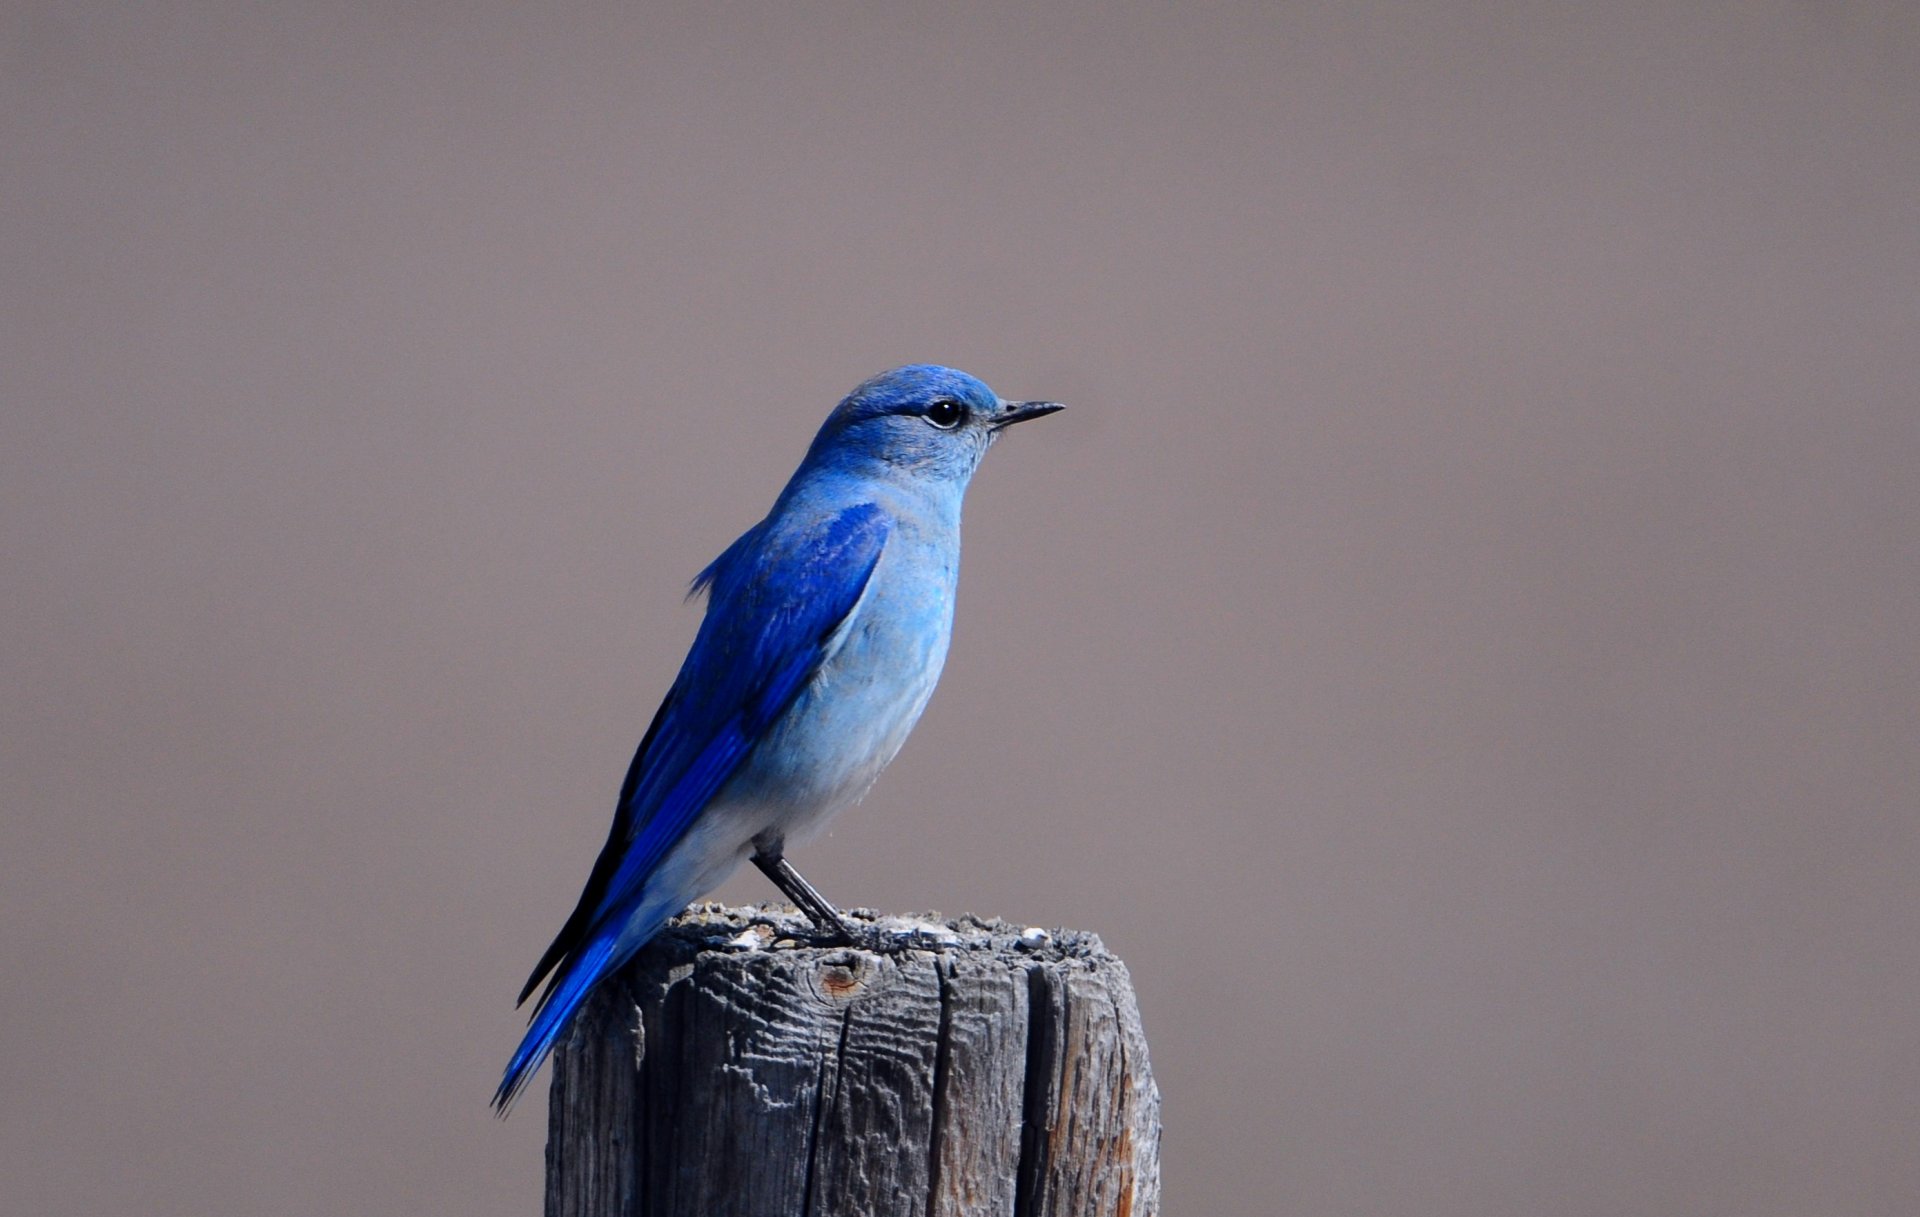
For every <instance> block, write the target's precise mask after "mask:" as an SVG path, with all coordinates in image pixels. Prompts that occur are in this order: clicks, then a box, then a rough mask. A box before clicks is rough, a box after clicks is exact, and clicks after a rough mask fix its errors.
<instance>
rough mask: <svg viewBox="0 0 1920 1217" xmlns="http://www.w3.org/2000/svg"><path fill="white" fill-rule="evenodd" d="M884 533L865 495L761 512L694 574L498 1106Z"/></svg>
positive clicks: (795, 674) (804, 668)
mask: <svg viewBox="0 0 1920 1217" xmlns="http://www.w3.org/2000/svg"><path fill="white" fill-rule="evenodd" d="M890 531H891V521H890V520H889V519H888V518H887V515H886V513H885V512H883V511H882V510H881V509H880V508H879V507H878V506H876V505H875V504H872V503H862V504H859V505H857V506H854V507H849V508H847V509H845V510H843V511H841V512H839V513H838V514H837V515H835V516H832V517H830V518H828V519H826V520H825V521H822V522H818V523H816V524H815V526H814V527H812V528H804V529H783V530H780V531H779V532H774V531H772V530H770V529H769V528H768V526H767V524H765V523H762V524H760V525H756V526H755V527H754V528H753V529H750V530H749V531H748V532H747V533H746V534H745V535H743V536H742V537H741V538H740V539H739V540H738V541H736V542H734V543H733V545H731V546H729V547H728V548H727V550H726V551H725V552H724V553H722V554H721V555H720V557H719V558H718V559H716V560H715V561H714V563H713V564H712V565H711V566H709V567H708V568H707V569H706V570H704V571H702V572H701V573H700V575H699V577H698V578H697V579H696V580H695V581H694V585H693V590H694V591H695V592H698V591H700V590H702V589H705V590H707V591H708V605H707V615H706V618H705V620H704V621H702V623H701V626H700V632H699V634H698V635H697V636H696V637H695V639H694V643H693V647H692V649H691V650H690V651H689V652H688V654H687V659H686V662H685V663H684V664H682V665H681V669H680V675H679V677H678V678H677V679H676V680H675V681H674V685H673V688H672V690H671V691H669V692H668V694H667V696H666V699H665V700H664V701H663V702H662V703H661V706H660V710H659V712H658V713H656V714H655V716H654V720H653V724H652V726H651V727H649V728H648V731H647V735H646V737H645V738H644V739H643V740H642V741H641V744H640V749H639V751H638V752H637V753H636V754H635V756H634V761H633V765H632V767H631V768H630V769H629V770H628V773H627V779H626V782H625V784H624V785H623V787H622V789H621V792H620V801H619V805H618V807H617V808H616V809H615V813H614V823H613V828H612V831H611V832H610V833H609V834H608V838H607V843H606V845H605V846H604V847H603V848H602V850H601V852H600V857H599V859H598V860H597V861H596V862H595V863H594V868H593V874H592V875H591V876H590V877H589V879H588V881H587V887H586V890H585V891H584V892H582V893H581V896H580V903H579V905H578V906H577V907H576V908H575V909H574V912H573V915H572V916H571V917H569V918H568V920H567V924H566V926H565V927H564V928H563V929H562V930H561V931H560V935H559V936H558V937H557V938H555V939H554V941H553V945H552V946H550V947H548V949H547V953H546V955H545V956H544V957H543V958H542V959H541V962H540V965H539V966H538V967H536V968H535V970H534V974H533V976H532V977H530V978H529V979H528V981H527V986H526V988H525V990H523V991H522V993H521V999H522V1000H523V1001H524V1000H525V998H526V996H527V995H528V994H529V993H531V992H532V991H533V989H534V987H535V986H536V985H538V984H539V983H540V979H541V978H542V977H543V976H545V975H547V973H549V972H552V974H553V976H552V979H551V980H550V981H549V982H548V986H547V990H546V992H545V993H544V994H542V995H541V998H540V1001H539V1003H538V1004H537V1005H536V1006H535V1008H534V1013H533V1019H532V1025H531V1026H530V1027H529V1028H528V1029H527V1035H526V1038H525V1039H524V1040H522V1042H521V1044H520V1048H519V1050H518V1051H516V1052H515V1053H514V1055H513V1059H512V1060H511V1061H510V1062H509V1063H508V1065H507V1070H506V1076H505V1077H504V1078H503V1079H502V1081H501V1083H500V1089H499V1090H498V1091H497V1092H496V1093H495V1095H494V1106H495V1107H496V1108H498V1109H499V1110H501V1111H505V1110H506V1108H507V1106H508V1105H509V1104H510V1103H511V1102H512V1101H513V1099H514V1096H515V1095H517V1094H518V1092H519V1090H520V1089H521V1087H522V1086H524V1085H525V1084H526V1082H527V1080H528V1079H529V1078H530V1077H531V1076H532V1074H533V1072H534V1070H536V1069H538V1068H539V1065H540V1062H541V1061H542V1060H543V1059H545V1057H546V1055H547V1053H548V1052H549V1051H550V1050H551V1049H552V1046H553V1043H554V1041H555V1040H557V1039H558V1038H559V1035H560V1032H561V1031H562V1029H563V1028H564V1027H565V1025H566V1022H567V1020H568V1018H570V1017H571V1016H572V1014H573V1012H574V1011H575V1010H576V1009H578V1008H579V1006H580V1004H581V1002H583V1001H585V1000H586V997H587V994H588V993H590V992H591V991H592V989H593V987H594V985H595V984H597V983H598V982H599V981H600V980H601V979H602V978H603V977H605V976H606V975H608V974H609V973H611V972H613V971H614V970H615V969H617V968H618V967H619V966H620V965H621V964H623V963H625V962H626V955H625V954H620V955H618V956H617V957H616V952H615V949H614V948H615V943H616V940H618V939H620V938H622V937H623V935H624V936H625V937H626V939H627V941H628V942H630V943H631V942H633V941H634V940H635V939H636V938H637V937H638V936H636V935H632V934H629V933H628V931H629V930H630V929H631V928H633V927H629V925H628V924H627V923H628V919H629V917H630V916H631V915H632V914H633V912H634V911H635V910H636V909H637V908H638V907H639V905H640V902H641V898H642V896H643V895H644V893H645V890H646V884H647V880H648V878H649V877H650V876H651V875H652V874H653V871H654V869H655V868H656V867H658V866H659V864H660V862H661V860H662V859H664V858H665V857H666V855H667V852H668V851H669V850H671V849H672V848H673V846H674V845H675V844H676V843H678V842H679V840H680V838H681V837H682V836H684V835H685V834H686V831H687V829H688V827H689V826H690V825H691V824H692V823H693V821H694V818H695V817H696V816H698V815H699V814H700V812H701V810H702V809H704V808H705V807H706V805H707V804H708V803H709V802H710V801H711V800H712V799H713V797H714V795H715V794H717V793H718V792H719V790H720V788H721V787H722V786H724V785H725V784H726V782H727V779H728V778H730V777H732V776H733V774H734V772H735V771H736V770H737V769H738V768H739V766H740V762H741V761H742V759H744V758H745V756H746V755H747V753H748V752H749V751H750V750H751V747H752V744H753V742H754V741H755V740H757V739H758V738H759V737H760V734H761V732H763V731H764V730H765V729H766V727H767V726H768V725H769V724H771V723H772V722H773V721H775V720H776V719H778V718H779V717H780V715H781V714H783V713H785V711H786V709H787V707H788V706H790V705H792V703H793V700H794V698H795V697H796V696H798V695H799V693H800V690H801V689H802V688H804V687H805V686H806V684H807V682H808V681H810V680H812V679H813V676H814V674H815V673H817V672H818V671H819V668H820V664H821V663H822V661H823V660H824V658H825V654H826V642H827V640H828V639H829V638H830V637H831V636H832V635H833V633H834V631H835V630H836V629H838V628H839V626H840V624H841V623H842V622H843V621H845V619H846V617H847V615H848V614H849V613H851V612H852V611H853V609H854V606H855V605H857V604H858V603H859V602H860V597H861V595H862V594H863V593H864V592H865V591H866V587H867V582H868V580H869V579H871V578H872V576H873V570H874V567H875V566H876V565H878V563H879V561H880V554H881V551H882V549H884V548H885V546H886V541H887V536H888V533H889V532H890ZM673 911H677V910H673ZM668 915H670V913H669V914H668ZM657 928H658V927H657V926H654V927H645V929H646V933H647V934H651V933H652V931H653V930H654V929H657ZM627 953H628V954H630V953H631V952H630V951H629V952H627Z"/></svg>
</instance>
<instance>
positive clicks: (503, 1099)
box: [493, 365, 1061, 1112]
mask: <svg viewBox="0 0 1920 1217" xmlns="http://www.w3.org/2000/svg"><path fill="white" fill-rule="evenodd" d="M1060 408H1061V407H1060V406H1059V405H1058V404H1057V403H1055V402H1047V401H1002V400H1001V399H1000V398H998V397H996V396H995V395H994V393H993V390H991V389H989V388H987V386H986V385H984V384H982V383H981V382H980V381H978V380H976V379H974V378H973V377H971V376H969V375H967V374H966V373H964V372H958V371H955V370H954V369H952V368H942V367H933V366H930V365H913V366H909V367H904V368H895V369H894V370H893V371H891V372H883V373H881V374H880V375H878V376H876V377H874V378H873V379H872V380H869V381H867V382H866V383H865V384H862V385H861V386H860V387H858V388H856V389H855V390H854V391H853V392H852V393H851V394H849V395H848V396H847V398H846V400H844V401H842V402H841V403H840V404H839V405H838V406H836V407H835V408H834V410H833V413H832V414H830V415H828V416H827V421H826V423H825V424H824V425H822V426H821V428H820V433H819V434H818V435H816V436H815V437H814V440H813V446H812V447H811V448H809V449H808V450H807V455H806V459H804V460H802V461H801V462H800V468H799V469H797V470H796V471H795V472H794V475H793V477H792V479H791V480H789V481H788V482H787V486H786V489H785V490H782V491H781V492H780V497H779V498H778V499H777V500H775V502H774V504H773V510H772V511H770V512H768V513H767V518H766V519H764V520H762V521H760V522H759V523H758V524H755V525H754V526H753V527H752V528H749V529H748V530H747V531H746V533H745V534H744V535H742V536H741V538H740V539H739V540H737V541H735V542H734V543H733V544H732V545H729V546H728V547H727V549H726V551H725V552H724V553H722V554H721V555H720V556H719V557H718V558H716V559H714V562H713V564H712V565H711V566H709V567H707V569H705V570H703V571H701V572H700V574H699V576H698V577H697V578H696V579H694V581H693V592H695V593H698V592H701V591H705V592H706V593H707V612H706V617H705V619H704V620H703V621H702V622H701V623H700V631H699V633H698V635H696V636H695V638H694V640H693V648H692V650H690V651H688V652H687V658H686V661H685V662H684V663H682V664H681V665H680V675H679V676H678V677H677V678H676V679H675V680H674V682H673V688H671V689H669V690H668V691H667V696H666V700H664V701H663V702H661V703H660V709H659V710H658V711H657V712H656V713H655V714H654V716H653V724H652V725H651V726H650V727H648V728H647V733H646V736H645V737H644V738H643V739H642V740H641V741H640V750H639V752H638V753H637V754H636V755H635V756H634V758H633V765H632V767H631V768H629V769H628V771H627V780H626V782H625V783H624V784H623V785H622V786H621V788H620V798H619V801H618V802H617V803H616V804H615V805H614V816H613V829H612V831H611V832H610V833H608V835H607V843H606V845H605V846H604V847H603V848H602V849H601V851H600V857H599V858H598V860H596V861H595V862H594V864H593V873H592V874H591V875H590V876H589V877H588V879H587V886H586V890H585V891H584V892H582V893H581V895H580V903H579V906H578V907H576V908H575V909H574V910H573V915H572V916H571V917H569V918H567V923H566V925H565V926H564V927H562V929H561V930H560V934H559V936H558V937H556V938H555V939H554V940H553V945H552V946H550V947H548V948H547V953H546V954H545V955H544V956H542V957H541V959H540V963H539V965H538V966H537V967H535V968H534V970H533V975H532V976H531V977H529V978H528V979H527V985H526V988H524V989H522V990H521V992H520V1000H521V1001H522V1002H524V1001H526V999H527V996H528V995H529V994H530V993H532V992H533V990H534V988H535V986H537V985H538V984H539V983H540V981H541V979H542V978H547V977H549V976H550V979H548V980H547V987H546V991H545V992H544V993H542V994H541V996H540V1000H539V1002H538V1003H537V1004H536V1005H535V1007H534V1011H533V1018H532V1025H531V1026H530V1027H529V1028H528V1030H527V1035H526V1038H525V1039H524V1040H522V1041H521V1044H520V1048H519V1050H518V1051H516V1052H515V1053H514V1054H513V1059H512V1060H511V1061H509V1062H508V1063H507V1069H506V1076H505V1078H503V1079H502V1080H501V1083H500V1089H499V1090H498V1091H497V1092H495V1094H494V1098H493V1103H494V1107H495V1108H496V1109H498V1110H499V1111H501V1112H505V1111H506V1109H507V1107H508V1106H509V1105H510V1104H511V1103H512V1102H513V1100H514V1098H515V1096H516V1095H518V1094H519V1092H520V1090H521V1088H522V1087H524V1086H525V1085H526V1084H527V1081H528V1080H529V1079H530V1078H531V1077H532V1076H533V1073H534V1071H535V1070H537V1069H538V1068H539V1067H540V1062H541V1061H543V1060H545V1059H546V1056H547V1053H548V1052H549V1051H551V1050H552V1048H553V1044H554V1041H555V1040H556V1039H558V1038H559V1036H560V1032H561V1031H562V1029H564V1028H565V1026H566V1024H567V1020H568V1019H569V1018H570V1017H572V1015H573V1013H574V1011H576V1010H578V1009H579V1008H580V1005H581V1003H582V1002H584V1001H585V1000H586V998H587V995H588V994H589V993H591V992H592V991H593V988H594V986H595V985H597V984H599V983H600V981H601V980H602V979H604V978H605V977H607V976H608V975H610V974H612V973H613V972H614V971H615V970H617V969H618V968H619V967H620V966H621V965H622V964H623V963H625V962H626V961H627V960H628V959H630V958H632V956H633V954H634V952H635V951H638V950H639V949H640V948H641V946H643V945H644V944H645V943H646V942H647V940H648V939H650V938H652V937H653V936H654V934H656V933H657V932H658V931H659V929H660V927H661V925H662V924H663V923H664V922H665V921H666V920H667V919H668V918H669V917H672V916H673V915H674V914H675V913H678V912H679V911H680V910H681V909H683V908H685V907H686V906H687V904H688V903H689V902H690V901H692V900H694V899H696V898H698V897H699V896H700V895H702V894H703V893H705V892H707V891H710V890H711V889H712V888H714V887H715V886H716V885H718V884H719V883H720V882H721V880H723V879H725V878H726V877H727V876H728V875H729V874H731V873H732V872H733V871H734V869H735V868H736V867H738V866H739V865H740V863H741V862H742V861H744V860H746V859H747V858H749V857H751V858H752V859H753V861H754V863H755V864H756V865H758V866H759V867H760V869H761V870H762V871H764V872H766V874H767V876H768V877H769V878H770V879H772V880H773V881H774V882H775V883H776V884H778V885H779V887H780V889H781V890H782V891H783V892H785V893H786V894H787V896H788V898H789V899H791V900H792V901H793V902H794V904H795V905H796V906H798V907H799V908H800V909H801V910H802V911H803V912H805V913H806V914H807V916H808V917H810V918H812V920H813V921H814V922H815V924H816V925H818V926H819V927H820V928H821V929H823V930H825V931H828V932H830V933H833V934H834V935H835V936H836V937H838V938H841V939H848V940H850V939H852V938H853V937H854V935H853V933H852V931H851V930H849V928H848V927H847V925H846V923H845V922H844V921H842V920H841V918H840V915H839V914H838V913H837V912H836V911H835V910H834V907H833V906H832V905H831V904H828V903H827V902H826V900H824V899H822V898H821V896H820V895H819V893H818V892H816V891H814V890H813V888H812V887H811V886H810V885H809V884H808V883H807V882H806V880H804V879H802V878H801V877H800V875H799V873H798V872H797V871H795V870H794V869H793V867H792V866H791V865H790V864H789V863H788V862H787V861H786V858H785V853H786V850H787V848H788V847H789V846H792V845H798V844H800V843H802V842H804V841H806V840H808V839H809V838H811V837H812V836H813V835H814V834H815V833H816V832H818V831H819V829H820V827H821V825H822V824H824V823H825V821H826V819H827V817H828V816H831V815H832V814H833V813H834V812H836V811H838V810H840V809H841V808H842V807H846V806H847V805H849V804H851V803H855V802H857V801H859V799H860V797H861V796H862V795H864V794H866V792H867V788H868V787H870V786H872V785H873V780H874V779H875V778H876V777H878V776H879V774H880V770H881V769H883V768H884V767H885V766H886V764H887V762H888V761H890V760H892V759H893V755H894V753H896V752H898V751H899V750H900V745H901V743H902V742H904V741H905V740H906V738H907V732H909V731H911V730H912V729H913V724H914V721H915V720H916V719H918V718H919V717H920V711H921V710H922V709H924V708H925V707H926V704H927V698H928V697H930V696H931V695H932V693H933V686H934V682H935V681H936V680H938V679H939V678H940V667H941V664H942V663H944V662H945V660H946V656H947V639H948V637H949V636H950V634H951V631H952V627H953V594H954V585H955V581H956V579H957V578H958V576H959V566H960V500H961V498H962V496H963V495H965V493H966V490H967V482H968V481H969V479H971V478H972V477H973V471H974V469H975V468H977V467H978V466H979V464H980V458H981V457H982V456H983V455H985V453H986V451H987V449H988V447H990V446H991V445H992V444H993V441H994V440H995V439H996V438H998V437H999V435H1000V432H1001V431H1003V430H1005V429H1006V428H1007V427H1009V426H1011V425H1012V424H1014V423H1017V422H1020V421H1022V420H1024V419H1029V418H1038V417H1039V416H1041V415H1043V414H1051V413H1053V412H1054V411H1055V410H1058V409H1060Z"/></svg>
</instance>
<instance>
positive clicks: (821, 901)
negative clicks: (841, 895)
mask: <svg viewBox="0 0 1920 1217" xmlns="http://www.w3.org/2000/svg"><path fill="white" fill-rule="evenodd" d="M753 864H754V865H755V866H757V867H759V868H760V873H761V874H763V875H765V876H766V877H767V878H769V879H771V880H773V885H774V886H775V887H777V888H779V889H780V890H781V891H782V892H785V893H786V896H787V899H789V900H791V901H793V906H794V907H795V908H797V909H799V910H800V911H801V912H803V913H805V914H806V915H807V920H809V921H811V922H813V924H814V926H815V927H816V928H818V929H819V930H821V931H822V932H824V933H828V934H833V935H836V936H838V937H839V939H840V940H841V941H842V942H846V943H856V942H859V941H861V938H860V936H859V935H857V934H855V933H854V932H853V929H852V928H851V927H850V926H848V925H847V923H846V920H845V919H844V918H842V917H841V916H840V910H839V909H836V908H834V907H833V906H832V905H831V904H828V903H827V898H826V897H825V896H822V895H821V894H820V893H819V892H818V891H816V890H815V889H814V886H813V884H811V883H808V882H807V881H806V880H805V879H803V878H801V877H800V872H799V871H797V870H795V869H793V863H791V862H789V861H787V860H786V859H785V858H784V857H782V856H780V855H779V854H773V855H767V854H755V855H753Z"/></svg>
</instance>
